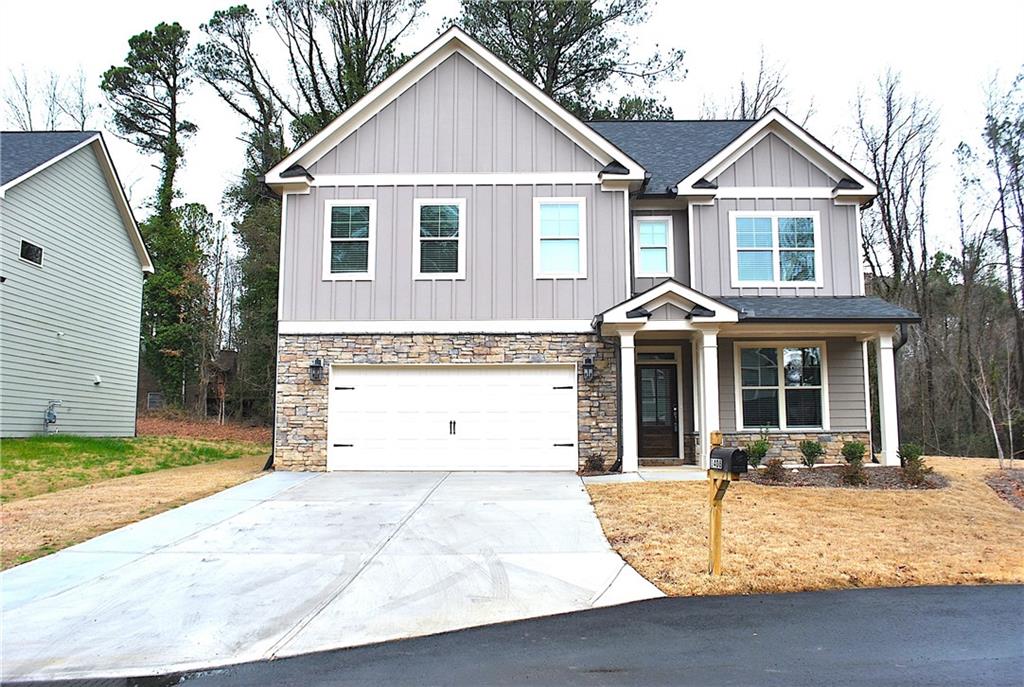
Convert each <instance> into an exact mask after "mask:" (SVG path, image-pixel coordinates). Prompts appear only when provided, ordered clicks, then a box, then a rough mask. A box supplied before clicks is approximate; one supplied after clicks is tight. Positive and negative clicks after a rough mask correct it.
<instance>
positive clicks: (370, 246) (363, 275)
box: [282, 198, 377, 281]
mask: <svg viewBox="0 0 1024 687" xmlns="http://www.w3.org/2000/svg"><path fill="white" fill-rule="evenodd" d="M353 207H367V208H369V209H370V224H369V231H368V235H367V238H366V242H367V246H366V271H365V272H332V271H331V243H332V241H347V242H355V241H362V239H332V238H331V214H332V212H331V210H332V209H333V208H353ZM323 242H324V245H323V275H322V277H321V278H322V279H323V281H372V280H373V268H374V263H375V262H376V255H377V201H376V200H375V199H373V198H353V199H351V200H325V201H324V233H323ZM282 276H283V275H282Z"/></svg>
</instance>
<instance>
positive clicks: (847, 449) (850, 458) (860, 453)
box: [842, 441, 867, 463]
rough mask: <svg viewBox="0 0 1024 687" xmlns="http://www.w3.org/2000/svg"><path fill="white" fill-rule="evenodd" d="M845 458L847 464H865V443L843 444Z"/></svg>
mask: <svg viewBox="0 0 1024 687" xmlns="http://www.w3.org/2000/svg"><path fill="white" fill-rule="evenodd" d="M842 452H843V458H845V459H846V462H847V463H855V462H856V463H863V462H864V454H866V453H867V447H866V446H865V445H864V442H863V441H847V442H846V443H844V444H843V451H842Z"/></svg>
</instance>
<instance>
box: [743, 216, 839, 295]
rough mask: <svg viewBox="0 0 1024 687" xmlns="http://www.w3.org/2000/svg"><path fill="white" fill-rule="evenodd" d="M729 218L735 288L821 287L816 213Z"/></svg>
mask: <svg viewBox="0 0 1024 687" xmlns="http://www.w3.org/2000/svg"><path fill="white" fill-rule="evenodd" d="M731 214H732V231H733V246H734V253H733V259H732V265H733V285H734V286H737V287H743V286H783V285H801V284H803V285H807V286H819V285H820V277H821V275H820V274H819V269H820V267H819V263H820V260H819V254H820V250H821V246H819V245H818V227H817V224H818V213H817V212H807V213H806V214H802V213H743V212H734V213H731Z"/></svg>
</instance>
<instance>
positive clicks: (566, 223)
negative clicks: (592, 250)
mask: <svg viewBox="0 0 1024 687" xmlns="http://www.w3.org/2000/svg"><path fill="white" fill-rule="evenodd" d="M534 212H535V213H536V216H535V219H534V221H535V235H536V241H535V246H534V250H535V257H534V276H535V277H552V278H557V277H567V278H576V277H585V276H586V243H587V237H586V229H585V227H584V217H585V215H586V211H585V209H584V201H583V199H582V198H564V199H563V198H557V199H556V198H553V199H543V200H542V199H537V200H536V201H535V208H534Z"/></svg>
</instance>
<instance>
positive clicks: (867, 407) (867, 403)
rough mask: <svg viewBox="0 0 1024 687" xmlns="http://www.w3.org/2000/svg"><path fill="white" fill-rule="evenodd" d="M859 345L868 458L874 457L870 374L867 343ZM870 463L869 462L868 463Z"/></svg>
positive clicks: (862, 342) (863, 342)
mask: <svg viewBox="0 0 1024 687" xmlns="http://www.w3.org/2000/svg"><path fill="white" fill-rule="evenodd" d="M860 345H861V364H862V365H863V367H864V417H865V418H866V419H865V420H864V424H865V425H866V426H867V430H868V458H869V459H870V458H871V456H873V455H874V449H873V448H872V443H873V442H872V440H873V439H874V437H872V436H871V434H872V431H871V425H872V422H871V372H870V371H869V369H868V368H869V365H868V341H867V339H864V340H862V341H861V342H860ZM868 462H870V460H869V461H868Z"/></svg>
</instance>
